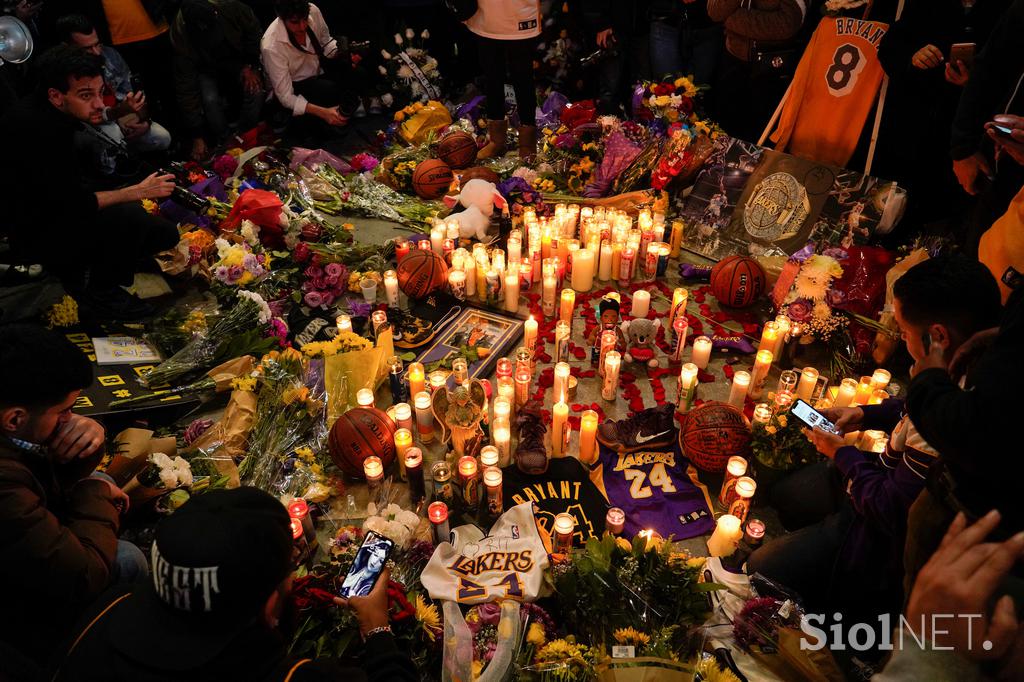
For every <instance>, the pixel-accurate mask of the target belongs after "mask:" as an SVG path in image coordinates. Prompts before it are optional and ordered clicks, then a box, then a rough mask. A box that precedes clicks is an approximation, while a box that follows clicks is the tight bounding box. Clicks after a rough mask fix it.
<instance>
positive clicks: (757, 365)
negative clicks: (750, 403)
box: [747, 350, 774, 400]
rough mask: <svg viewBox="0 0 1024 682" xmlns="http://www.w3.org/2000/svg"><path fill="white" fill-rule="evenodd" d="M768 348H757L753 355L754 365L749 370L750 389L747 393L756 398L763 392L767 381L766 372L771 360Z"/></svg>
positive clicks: (770, 366) (770, 365) (769, 368)
mask: <svg viewBox="0 0 1024 682" xmlns="http://www.w3.org/2000/svg"><path fill="white" fill-rule="evenodd" d="M773 359H774V358H773V356H772V352H771V351H770V350H759V351H757V355H755V356H754V367H753V369H751V370H750V389H749V390H748V391H747V394H748V395H749V396H750V397H751V398H753V399H754V400H757V399H758V398H760V397H761V396H762V395H763V394H764V385H765V383H767V381H768V372H769V370H771V368H772V360H773Z"/></svg>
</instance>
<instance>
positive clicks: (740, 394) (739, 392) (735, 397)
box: [729, 369, 750, 411]
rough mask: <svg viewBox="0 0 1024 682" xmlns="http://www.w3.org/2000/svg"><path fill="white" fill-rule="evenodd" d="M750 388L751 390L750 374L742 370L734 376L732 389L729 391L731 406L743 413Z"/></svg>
mask: <svg viewBox="0 0 1024 682" xmlns="http://www.w3.org/2000/svg"><path fill="white" fill-rule="evenodd" d="M748 388H750V372H747V371H744V370H742V369H741V370H740V371H738V372H736V373H735V374H733V376H732V387H731V388H730V389H729V404H730V405H732V406H733V407H735V408H737V409H738V410H740V411H742V410H743V402H744V400H746V397H747V389H748Z"/></svg>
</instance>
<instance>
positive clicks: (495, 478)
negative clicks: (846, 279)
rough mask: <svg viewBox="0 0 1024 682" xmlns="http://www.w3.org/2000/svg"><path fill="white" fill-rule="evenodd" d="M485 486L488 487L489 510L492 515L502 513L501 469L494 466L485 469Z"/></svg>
mask: <svg viewBox="0 0 1024 682" xmlns="http://www.w3.org/2000/svg"><path fill="white" fill-rule="evenodd" d="M484 487H485V488H486V489H487V511H488V512H489V513H490V514H491V515H492V516H497V515H499V514H501V512H502V499H501V469H499V468H497V467H493V466H492V467H487V468H486V469H484Z"/></svg>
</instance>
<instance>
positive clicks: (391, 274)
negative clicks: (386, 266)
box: [384, 270, 398, 308]
mask: <svg viewBox="0 0 1024 682" xmlns="http://www.w3.org/2000/svg"><path fill="white" fill-rule="evenodd" d="M384 289H385V291H386V292H387V297H388V305H389V306H391V307H392V308H397V307H398V273H397V272H395V271H394V270H388V271H387V272H385V273H384Z"/></svg>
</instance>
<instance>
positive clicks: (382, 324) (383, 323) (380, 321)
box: [370, 310, 388, 339]
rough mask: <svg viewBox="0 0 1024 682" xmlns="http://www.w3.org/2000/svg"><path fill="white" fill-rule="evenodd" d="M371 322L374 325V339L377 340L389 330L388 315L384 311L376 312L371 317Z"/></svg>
mask: <svg viewBox="0 0 1024 682" xmlns="http://www.w3.org/2000/svg"><path fill="white" fill-rule="evenodd" d="M370 322H371V323H372V324H373V338H375V339H376V338H377V337H379V336H380V333H381V332H383V331H384V330H385V329H387V328H388V314H387V313H386V312H384V311H383V310H374V311H373V314H371V315H370Z"/></svg>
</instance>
